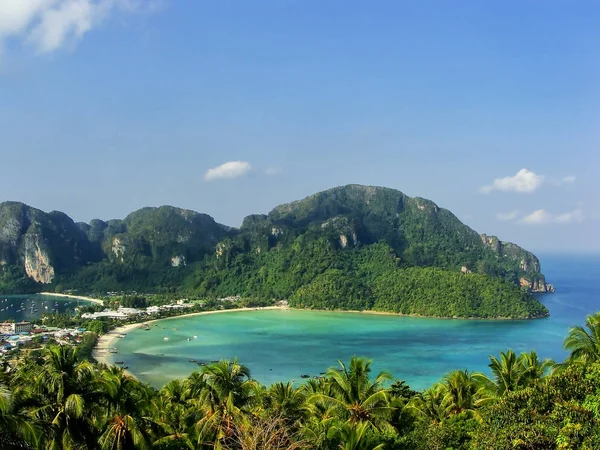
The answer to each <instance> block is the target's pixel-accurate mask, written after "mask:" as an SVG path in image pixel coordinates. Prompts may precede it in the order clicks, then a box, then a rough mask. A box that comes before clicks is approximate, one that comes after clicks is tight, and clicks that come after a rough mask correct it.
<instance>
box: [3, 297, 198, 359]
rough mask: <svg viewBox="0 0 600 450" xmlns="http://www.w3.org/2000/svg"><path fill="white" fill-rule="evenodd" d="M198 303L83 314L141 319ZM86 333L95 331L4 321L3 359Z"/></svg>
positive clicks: (70, 340)
mask: <svg viewBox="0 0 600 450" xmlns="http://www.w3.org/2000/svg"><path fill="white" fill-rule="evenodd" d="M194 306H195V305H194V304H193V303H187V302H186V301H185V300H178V301H177V302H176V303H173V304H167V305H161V306H148V307H147V308H125V307H119V308H117V309H109V308H105V309H104V310H102V311H97V312H93V313H83V314H81V316H80V317H81V319H84V320H118V321H132V320H133V321H135V322H138V321H143V320H145V319H146V318H157V317H160V316H162V315H173V314H178V313H180V314H181V313H184V310H188V309H189V308H193V307H194ZM85 333H91V331H90V330H87V329H86V328H83V327H63V328H59V327H52V326H46V325H43V324H34V323H31V322H27V321H21V322H0V361H1V360H4V359H7V358H14V357H16V356H18V354H19V353H20V351H21V350H35V349H38V348H41V347H42V346H43V345H44V344H45V343H47V342H56V343H57V344H60V345H78V344H80V343H81V342H82V340H83V336H84V334H85Z"/></svg>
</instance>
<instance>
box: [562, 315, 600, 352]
mask: <svg viewBox="0 0 600 450" xmlns="http://www.w3.org/2000/svg"><path fill="white" fill-rule="evenodd" d="M585 325H586V327H587V330H586V329H585V328H583V327H581V326H576V327H573V328H571V329H570V330H569V335H568V336H567V338H566V339H565V343H564V347H565V349H566V350H569V351H570V352H571V354H570V355H569V357H568V359H567V361H568V362H578V363H583V364H590V363H592V362H595V361H598V360H600V311H598V312H597V313H594V314H590V315H589V316H587V318H586V321H585Z"/></svg>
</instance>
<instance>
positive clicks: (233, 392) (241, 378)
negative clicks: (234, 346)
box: [197, 359, 258, 440]
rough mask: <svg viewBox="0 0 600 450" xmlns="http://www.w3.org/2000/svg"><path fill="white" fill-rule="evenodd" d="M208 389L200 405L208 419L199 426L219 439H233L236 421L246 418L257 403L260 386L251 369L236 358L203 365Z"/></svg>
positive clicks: (203, 374)
mask: <svg viewBox="0 0 600 450" xmlns="http://www.w3.org/2000/svg"><path fill="white" fill-rule="evenodd" d="M201 373H202V378H203V379H204V382H205V386H204V389H203V390H202V392H201V394H200V398H199V399H198V405H199V407H200V408H201V409H202V411H203V412H204V414H205V416H204V417H203V418H202V419H201V420H200V421H199V422H198V424H197V426H198V427H199V428H201V429H203V430H208V429H212V430H214V431H215V433H216V438H217V440H222V439H226V438H228V437H230V436H231V434H232V432H233V429H234V423H235V421H236V420H242V419H243V413H244V412H247V411H248V410H249V409H250V407H251V406H253V404H254V402H255V401H256V400H257V399H256V396H255V393H256V391H257V389H258V385H257V383H256V382H255V381H253V380H251V379H250V370H249V369H248V368H247V367H246V366H243V365H241V364H238V362H237V359H234V360H233V361H227V360H223V361H219V362H217V363H213V364H209V365H207V366H204V367H203V368H202V370H201Z"/></svg>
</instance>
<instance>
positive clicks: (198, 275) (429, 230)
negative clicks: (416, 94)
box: [0, 185, 552, 317]
mask: <svg viewBox="0 0 600 450" xmlns="http://www.w3.org/2000/svg"><path fill="white" fill-rule="evenodd" d="M0 267H1V269H0V270H1V272H0V291H3V292H17V291H27V290H33V291H34V290H39V289H42V288H43V289H46V290H48V289H56V288H58V289H59V290H62V289H78V290H79V291H85V292H92V291H98V292H100V291H109V290H119V291H120V290H137V291H174V290H178V291H181V292H185V293H192V294H196V295H203V296H225V295H245V296H267V297H269V298H278V299H283V298H285V299H289V300H290V301H291V303H292V304H293V305H296V306H303V307H314V308H346V309H348V308H350V309H379V310H389V311H396V312H402V313H407V314H422V315H436V316H444V317H446V316H450V317H451V316H460V317H465V316H467V317H471V316H474V317H533V316H540V315H544V314H546V310H545V308H544V307H543V306H542V305H541V304H539V302H537V301H536V300H535V299H533V298H532V297H531V296H530V294H529V293H528V292H527V291H542V292H545V291H548V290H551V289H552V287H551V286H550V285H547V284H546V283H545V280H544V276H543V275H542V273H541V272H540V263H539V261H538V259H537V258H536V257H535V256H534V255H533V254H531V253H530V252H527V251H526V250H523V249H522V248H520V247H518V246H517V245H515V244H511V243H505V242H502V241H500V240H499V239H498V238H496V237H492V236H486V235H479V234H478V233H477V232H475V231H474V230H472V229H471V228H469V227H468V226H466V225H464V224H463V223H462V222H460V220H458V218H456V216H454V215H453V214H452V213H451V212H450V211H448V210H446V209H443V208H439V207H438V206H437V205H436V204H435V203H433V202H431V201H430V200H426V199H422V198H418V197H415V198H411V197H408V196H406V195H404V194H403V193H402V192H400V191H397V190H393V189H388V188H381V187H373V186H360V185H348V186H344V187H337V188H333V189H330V190H327V191H324V192H320V193H317V194H315V195H312V196H310V197H307V198H305V199H303V200H299V201H296V202H292V203H289V204H284V205H280V206H278V207H276V208H275V209H273V210H272V211H271V212H270V213H269V214H268V215H252V216H249V217H246V218H245V219H244V221H243V223H242V226H241V227H240V228H239V229H234V228H230V227H227V226H224V225H220V224H218V223H216V222H215V221H214V220H213V219H212V218H211V217H210V216H207V215H205V214H199V213H195V212H193V211H189V210H184V209H179V208H174V207H170V206H162V207H160V208H143V209H141V210H138V211H135V212H133V213H131V214H130V215H129V216H127V217H126V218H125V219H124V220H110V221H107V222H104V221H101V220H93V221H92V222H91V223H90V224H83V223H79V224H75V223H74V222H73V221H72V220H71V219H69V218H68V217H67V216H66V215H64V214H62V213H58V212H51V213H48V214H46V213H44V212H42V211H40V210H37V209H35V208H31V207H29V206H26V205H23V204H20V203H14V202H7V203H2V204H0ZM521 287H523V289H521Z"/></svg>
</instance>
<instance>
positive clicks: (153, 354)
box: [114, 255, 600, 389]
mask: <svg viewBox="0 0 600 450" xmlns="http://www.w3.org/2000/svg"><path fill="white" fill-rule="evenodd" d="M542 263H543V267H544V272H545V274H546V276H547V278H548V280H549V281H550V282H553V283H554V284H555V285H556V288H557V292H556V293H554V294H545V295H541V296H540V299H541V301H542V302H543V303H545V304H546V306H547V307H548V308H549V309H550V314H551V316H550V317H549V318H546V319H538V320H533V321H473V320H440V319H420V318H410V317H397V316H380V315H367V314H351V313H335V312H312V311H296V310H287V311H280V310H276V311H273V310H271V311H250V312H235V313H225V314H213V315H206V316H195V317H187V318H186V317H182V318H175V319H167V320H164V321H160V322H158V323H157V324H156V326H153V327H151V328H150V330H149V331H144V330H141V329H136V330H133V331H131V332H129V333H128V335H127V336H126V337H125V338H123V339H120V340H119V341H118V342H117V343H116V346H117V347H118V348H119V353H118V354H117V355H114V359H116V360H122V361H124V362H125V364H126V365H127V366H129V370H130V371H132V372H133V373H135V374H136V375H137V376H139V378H140V379H141V380H143V381H146V382H148V383H150V384H151V385H153V386H156V387H159V386H161V385H163V384H164V383H165V382H167V381H168V380H170V379H173V378H179V377H185V376H187V375H189V374H190V373H191V372H192V371H193V370H195V369H197V368H198V366H197V365H196V364H194V363H191V362H190V361H189V360H190V359H196V360H204V361H211V360H218V359H222V358H228V359H231V358H234V357H236V356H237V357H238V359H239V361H240V362H242V363H243V364H245V365H247V366H249V368H250V370H251V372H252V375H253V377H254V378H256V379H257V380H259V381H260V382H262V383H265V384H271V383H273V382H275V381H286V380H290V379H295V380H297V381H301V379H300V375H301V374H304V373H309V374H310V375H311V376H313V375H319V373H320V372H323V371H325V370H326V369H327V368H328V367H330V366H332V365H336V364H337V360H338V359H342V360H343V361H347V360H348V359H349V358H350V356H352V355H359V356H366V357H368V358H371V359H373V367H374V369H375V370H388V371H390V372H392V374H393V375H394V376H395V377H396V378H399V379H404V380H407V381H408V383H409V384H410V385H411V386H412V387H413V388H415V389H423V388H426V387H428V386H429V385H431V384H432V383H434V382H435V381H437V380H439V379H440V378H441V377H442V376H443V375H444V374H445V373H446V372H448V371H450V370H453V369H458V368H468V369H470V370H471V371H487V364H488V356H489V355H490V354H497V353H498V352H499V351H501V350H506V349H508V348H512V349H514V350H515V351H529V350H531V349H535V350H536V351H537V352H538V354H539V355H540V356H541V357H549V358H554V359H556V360H562V359H564V357H565V354H566V353H565V352H564V350H563V349H562V343H563V340H564V337H565V336H566V334H567V332H568V329H569V327H571V326H573V325H578V324H583V322H584V320H585V316H586V314H589V313H591V312H595V311H596V310H600V256H577V257H575V256H564V255H561V256H546V257H544V258H542ZM174 328H176V329H174ZM194 335H197V336H198V338H197V339H194V338H193V336H194ZM164 337H168V338H169V340H167V341H165V340H164ZM188 338H189V339H190V340H189V341H188Z"/></svg>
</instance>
